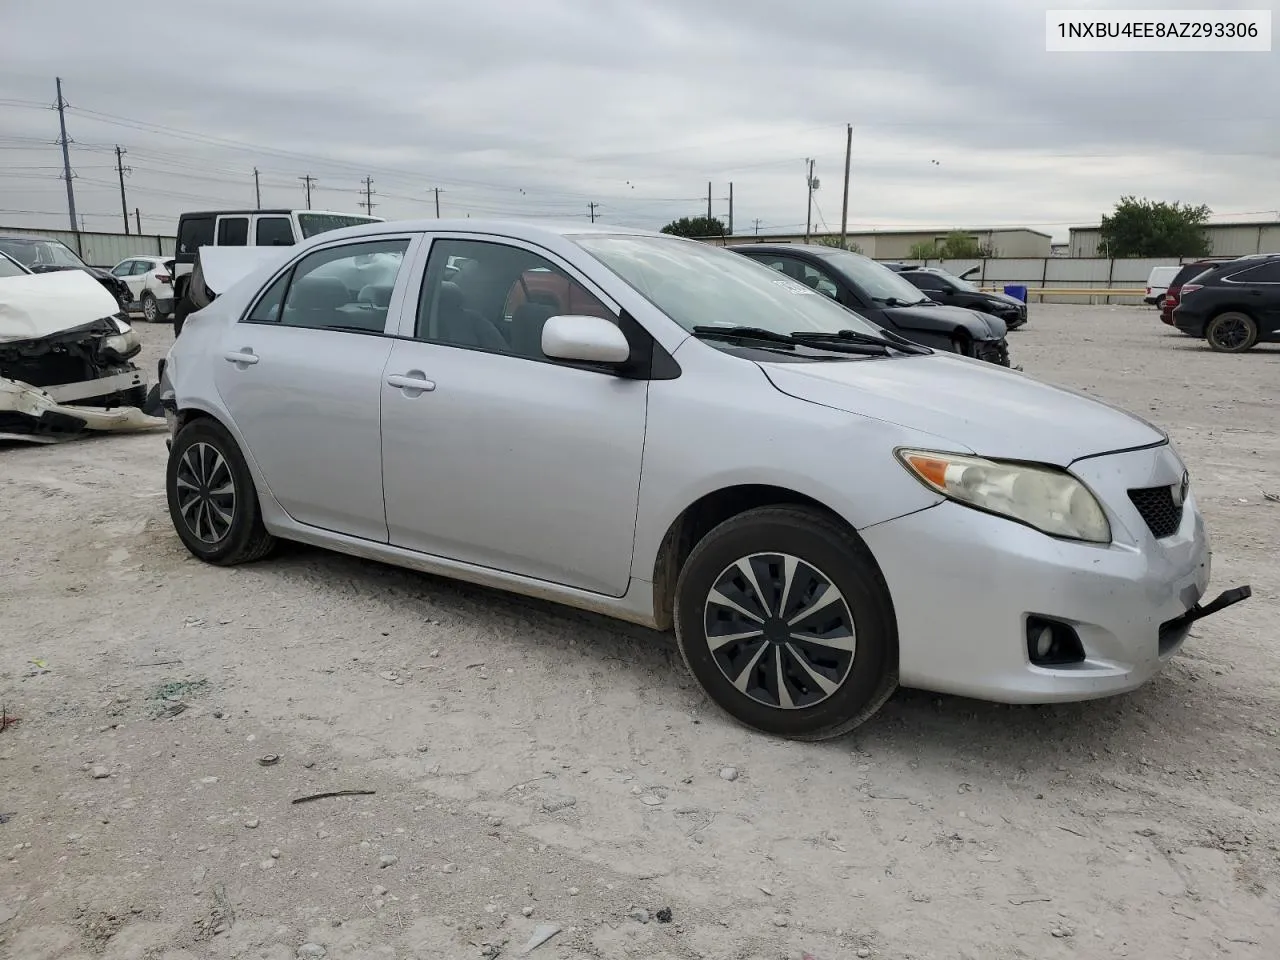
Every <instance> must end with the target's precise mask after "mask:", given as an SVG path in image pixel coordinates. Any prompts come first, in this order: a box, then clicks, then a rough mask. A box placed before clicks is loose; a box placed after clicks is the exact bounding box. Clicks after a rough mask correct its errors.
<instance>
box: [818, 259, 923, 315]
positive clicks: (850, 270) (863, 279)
mask: <svg viewBox="0 0 1280 960" xmlns="http://www.w3.org/2000/svg"><path fill="white" fill-rule="evenodd" d="M823 259H824V260H825V261H826V262H827V263H829V264H831V266H832V267H833V268H834V269H837V270H839V271H840V272H841V273H843V274H844V275H845V276H846V277H847V278H848V279H849V281H850V282H851V283H852V284H854V286H856V287H858V288H859V289H860V290H861V291H862V292H863V293H865V294H866V295H867V296H868V297H870V298H871V299H872V300H879V301H885V300H901V301H902V302H903V303H920V302H922V301H924V300H927V299H928V297H926V296H925V295H924V294H923V293H921V292H920V290H919V288H917V287H916V286H915V285H914V284H912V283H911V282H910V281H908V280H904V279H903V278H902V277H901V276H900V275H899V274H897V273H895V272H894V271H892V270H890V269H889V268H888V267H886V266H884V265H883V264H880V263H876V262H875V261H874V260H872V259H870V258H869V257H864V256H862V255H861V254H857V253H852V252H850V251H846V250H837V251H834V252H833V253H831V254H830V255H828V256H824V257H823Z"/></svg>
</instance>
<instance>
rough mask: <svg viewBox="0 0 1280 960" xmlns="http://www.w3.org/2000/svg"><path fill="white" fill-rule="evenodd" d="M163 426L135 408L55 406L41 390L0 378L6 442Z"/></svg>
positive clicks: (0, 408)
mask: <svg viewBox="0 0 1280 960" xmlns="http://www.w3.org/2000/svg"><path fill="white" fill-rule="evenodd" d="M164 426H166V423H165V420H164V418H162V417H152V416H148V415H147V414H145V413H143V412H142V411H141V410H140V409H138V408H137V407H114V408H103V407H85V406H76V405H73V404H64V403H59V402H58V401H57V400H55V399H54V398H53V397H51V396H50V395H49V394H48V393H46V392H45V391H44V390H41V389H39V388H38V387H33V386H31V385H30V384H28V383H22V382H21V381H19V380H10V379H8V378H3V377H0V432H3V433H4V434H5V436H6V437H7V438H10V439H25V438H27V437H34V438H43V439H47V438H50V437H54V438H60V439H70V438H72V437H75V436H78V435H79V434H81V433H82V432H84V431H86V430H90V431H104V432H117V433H118V432H131V431H139V430H155V429H159V428H162V427H164Z"/></svg>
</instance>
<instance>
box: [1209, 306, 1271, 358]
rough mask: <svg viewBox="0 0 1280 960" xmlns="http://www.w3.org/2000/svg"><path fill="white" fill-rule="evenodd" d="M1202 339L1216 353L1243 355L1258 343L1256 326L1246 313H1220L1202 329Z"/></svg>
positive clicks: (1230, 311) (1232, 311)
mask: <svg viewBox="0 0 1280 960" xmlns="http://www.w3.org/2000/svg"><path fill="white" fill-rule="evenodd" d="M1204 338H1205V340H1207V341H1208V342H1209V346H1210V347H1212V348H1213V349H1214V350H1216V351H1217V352H1218V353H1244V352H1245V351H1246V350H1249V349H1251V348H1252V347H1253V345H1254V344H1256V343H1257V342H1258V324H1257V323H1256V322H1255V321H1254V319H1253V317H1251V316H1249V315H1248V314H1247V313H1240V312H1238V311H1235V310H1229V311H1227V312H1226V313H1220V314H1218V315H1217V316H1216V317H1214V318H1213V319H1212V320H1210V321H1209V325H1208V326H1207V327H1205V329H1204Z"/></svg>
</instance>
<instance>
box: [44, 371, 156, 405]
mask: <svg viewBox="0 0 1280 960" xmlns="http://www.w3.org/2000/svg"><path fill="white" fill-rule="evenodd" d="M146 385H147V381H146V378H145V377H144V376H143V375H142V371H141V370H138V369H133V370H127V371H125V372H123V373H115V374H112V375H111V376H108V377H99V378H97V379H96V380H81V381H78V382H76V383H60V384H57V385H56V386H50V387H41V389H42V390H43V391H44V392H45V393H47V394H48V395H49V396H50V397H51V398H52V399H53V400H55V401H56V402H57V403H71V402H73V401H76V400H89V399H94V398H98V397H109V396H111V395H112V394H115V393H122V392H123V391H126V390H133V389H135V388H137V387H146Z"/></svg>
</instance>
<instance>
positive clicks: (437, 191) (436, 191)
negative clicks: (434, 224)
mask: <svg viewBox="0 0 1280 960" xmlns="http://www.w3.org/2000/svg"><path fill="white" fill-rule="evenodd" d="M432 189H434V190H435V193H436V219H437V220H439V219H440V188H439V187H433V188H432Z"/></svg>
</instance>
